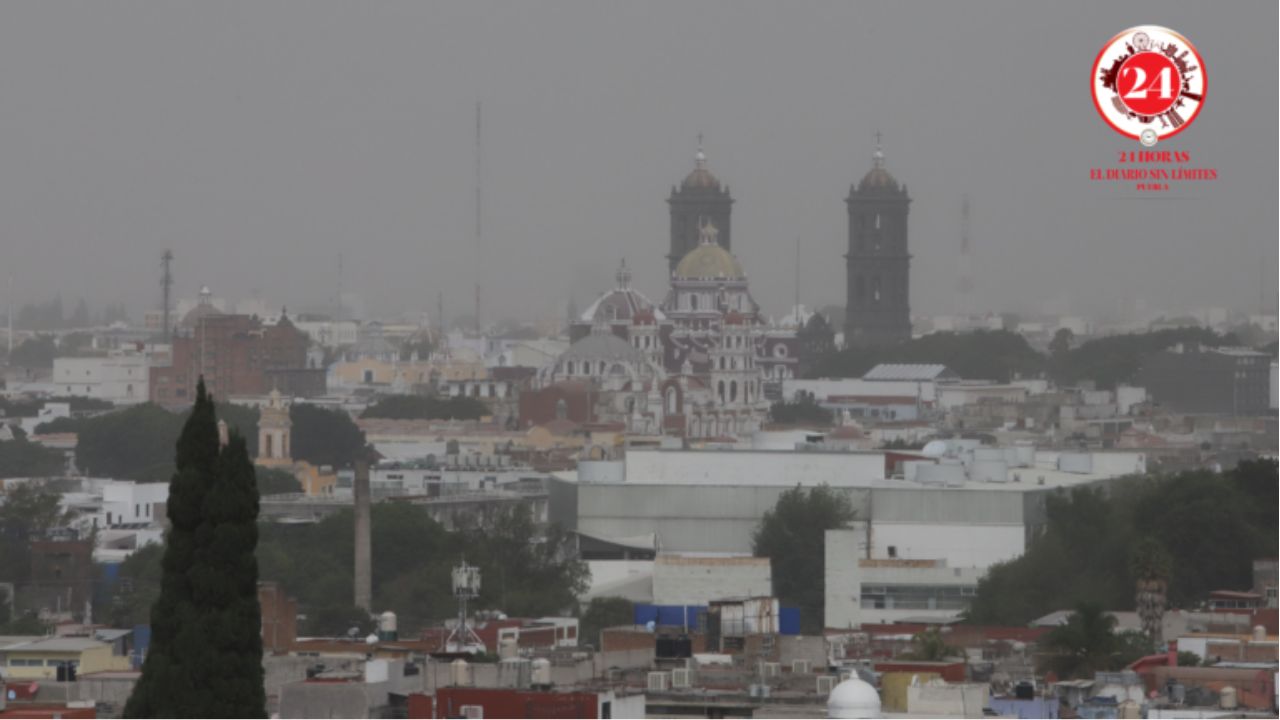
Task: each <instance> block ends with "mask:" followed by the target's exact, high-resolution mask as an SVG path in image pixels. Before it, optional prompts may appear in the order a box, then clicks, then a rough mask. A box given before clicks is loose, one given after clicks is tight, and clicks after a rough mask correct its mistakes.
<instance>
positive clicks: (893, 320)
mask: <svg viewBox="0 0 1280 720" xmlns="http://www.w3.org/2000/svg"><path fill="white" fill-rule="evenodd" d="M872 157H873V162H872V167H871V170H870V172H868V173H867V174H866V176H864V177H863V178H862V180H861V181H860V182H859V183H858V184H857V185H856V186H853V187H851V188H850V189H849V197H848V198H846V199H845V203H846V204H847V205H848V206H849V253H848V254H847V255H845V260H846V267H847V270H848V284H847V287H846V291H847V293H846V298H847V300H846V305H845V329H844V344H845V347H859V346H864V347H865V346H868V345H892V344H894V343H899V342H904V341H906V340H910V339H911V308H910V297H911V294H910V279H911V254H910V253H909V252H907V210H908V206H909V205H910V204H911V198H910V197H908V196H907V187H906V186H905V185H903V186H901V187H899V185H898V181H897V180H895V179H894V177H893V176H892V175H890V174H889V171H888V170H886V169H885V168H884V151H883V150H882V149H881V147H880V134H879V133H876V151H875V154H874V155H873V156H872Z"/></svg>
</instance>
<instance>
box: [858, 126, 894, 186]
mask: <svg viewBox="0 0 1280 720" xmlns="http://www.w3.org/2000/svg"><path fill="white" fill-rule="evenodd" d="M871 157H872V160H873V164H872V167H871V170H869V171H868V172H867V174H866V175H863V176H862V180H861V182H859V183H858V192H864V191H867V190H890V191H894V192H896V191H897V190H898V181H897V180H896V179H894V177H893V175H891V174H889V171H888V170H885V169H884V149H883V148H881V147H880V133H876V151H875V153H874V154H873V155H872V156H871Z"/></svg>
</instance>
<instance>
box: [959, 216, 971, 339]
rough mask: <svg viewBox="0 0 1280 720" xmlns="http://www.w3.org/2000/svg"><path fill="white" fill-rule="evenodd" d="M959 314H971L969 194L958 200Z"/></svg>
mask: <svg viewBox="0 0 1280 720" xmlns="http://www.w3.org/2000/svg"><path fill="white" fill-rule="evenodd" d="M958 269H959V271H960V281H959V283H958V284H957V287H956V289H957V291H958V292H959V294H960V314H961V315H963V316H964V317H965V318H966V320H967V319H968V318H969V317H971V316H972V315H973V247H972V246H971V245H970V243H969V196H968V195H965V196H963V198H961V200H960V262H959V263H958Z"/></svg>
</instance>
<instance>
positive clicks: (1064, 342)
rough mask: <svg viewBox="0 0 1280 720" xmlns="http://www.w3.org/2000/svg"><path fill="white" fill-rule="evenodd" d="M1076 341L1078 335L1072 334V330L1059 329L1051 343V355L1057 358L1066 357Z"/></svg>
mask: <svg viewBox="0 0 1280 720" xmlns="http://www.w3.org/2000/svg"><path fill="white" fill-rule="evenodd" d="M1075 341H1076V334H1075V333H1073V332H1071V328H1058V331H1057V332H1056V333H1054V334H1053V339H1052V340H1050V341H1049V353H1050V354H1052V355H1054V356H1055V357H1057V356H1061V355H1064V354H1066V352H1067V351H1068V350H1070V349H1071V344H1072V343H1074V342H1075Z"/></svg>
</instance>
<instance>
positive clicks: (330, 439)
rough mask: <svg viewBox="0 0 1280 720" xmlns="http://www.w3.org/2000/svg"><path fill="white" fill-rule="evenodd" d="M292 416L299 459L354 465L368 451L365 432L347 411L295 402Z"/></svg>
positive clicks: (294, 440) (290, 415)
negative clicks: (357, 425) (366, 449)
mask: <svg viewBox="0 0 1280 720" xmlns="http://www.w3.org/2000/svg"><path fill="white" fill-rule="evenodd" d="M289 419H290V420H292V421H293V430H292V448H291V454H292V455H293V458H294V459H295V460H305V461H307V462H309V463H311V464H312V465H329V466H331V467H335V468H340V467H347V466H349V465H351V464H352V463H353V462H355V460H356V458H357V457H359V456H360V455H361V454H362V453H364V451H365V439H364V433H363V432H361V431H360V428H358V427H356V424H355V423H354V422H352V421H351V416H349V415H347V414H346V413H345V412H342V411H339V410H328V409H325V408H321V407H316V406H315V405H306V404H302V403H294V404H293V405H292V406H290V408H289Z"/></svg>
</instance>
